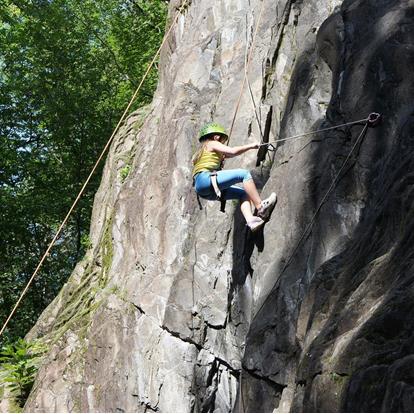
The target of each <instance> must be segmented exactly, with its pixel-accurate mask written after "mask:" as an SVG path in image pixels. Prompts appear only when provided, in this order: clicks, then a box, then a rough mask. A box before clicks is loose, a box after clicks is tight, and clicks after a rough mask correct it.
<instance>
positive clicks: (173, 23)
mask: <svg viewBox="0 0 414 414" xmlns="http://www.w3.org/2000/svg"><path fill="white" fill-rule="evenodd" d="M187 6H188V0H184V2H183V3H182V5H181V6H180V8H179V9H178V11H177V13H176V15H175V17H174V19H173V21H172V23H171V25H170V28H169V29H168V31H167V33H166V34H165V35H164V38H163V40H162V42H161V45H160V47H159V48H158V50H157V52H156V53H155V55H154V57H153V59H152V60H151V62H150V64H149V65H148V67H147V70H146V72H145V74H144V76H143V78H142V80H141V82H140V83H139V85H138V87H137V89H136V91H135V93H134V94H133V96H132V98H131V100H130V101H129V103H128V105H127V107H126V109H125V111H124V113H123V114H122V116H121V119H120V120H119V122H118V124H117V125H116V127H115V129H114V131H113V133H112V135H111V136H110V138H109V140H108V142H107V143H106V145H105V147H104V149H103V150H102V153H101V155H100V156H99V158H98V160H97V161H96V163H95V165H94V167H93V168H92V171H91V173H90V174H89V176H88V178H87V179H86V181H85V184H84V185H83V186H82V188H81V190H80V191H79V194H78V196H77V197H76V199H75V201H74V202H73V204H72V207H71V208H70V209H69V212H68V213H67V215H66V217H65V218H64V220H63V222H62V224H61V225H60V227H59V229H58V230H57V232H56V234H55V236H54V238H53V240H52V241H51V242H50V244H49V247H48V248H47V250H46V252H45V254H44V255H43V257H42V259H41V260H40V262H39V264H38V265H37V267H36V269H35V271H34V272H33V274H32V276H31V278H30V279H29V282H28V283H27V285H26V287H25V288H24V290H23V292H22V293H21V295H20V297H19V299H18V301H17V302H16V305H15V306H14V308H13V310H12V311H11V313H10V315H9V317H8V318H7V320H6V322H5V323H4V325H3V327H2V328H1V330H0V337H1V335H2V334H3V332H4V330H5V329H6V327H7V325H8V323H9V322H10V319H11V318H12V317H13V315H14V313H15V312H16V309H17V308H18V306H19V305H20V303H21V301H22V299H23V297H24V296H25V294H26V292H27V291H28V289H29V287H30V285H31V284H32V282H33V280H34V278H35V277H36V275H37V273H38V272H39V270H40V268H41V266H42V264H43V262H44V261H45V259H46V258H47V256H48V255H49V252H50V250H51V249H52V247H53V246H54V244H55V243H56V241H57V239H58V237H59V236H60V233H61V232H62V229H63V227H64V226H65V225H66V223H67V221H68V219H69V217H70V215H71V214H72V211H73V210H74V208H75V207H76V205H77V203H78V201H79V199H80V198H81V196H82V194H83V192H84V191H85V188H86V186H87V185H88V184H89V181H90V179H91V178H92V176H93V174H94V173H95V171H96V169H97V167H98V165H99V163H100V162H101V160H102V158H103V156H104V155H105V153H106V151H107V150H108V148H109V146H110V145H111V143H112V141H113V138H114V137H115V134H116V133H117V132H118V130H119V127H120V126H121V124H122V122H123V121H124V120H125V117H126V116H127V114H128V111H129V110H130V108H131V106H132V104H133V103H134V101H135V99H136V97H137V95H138V93H139V91H140V90H141V87H142V85H143V83H144V81H145V79H146V78H147V76H148V74H149V72H150V70H151V69H152V67H153V66H154V63H155V61H156V59H157V58H158V56H159V54H160V52H161V49H162V48H163V46H164V44H165V43H166V41H167V39H168V37H169V35H170V33H171V32H172V29H173V28H174V26H175V24H176V23H177V21H178V18H179V16H180V15H181V13H182V12H183V11H184V10H185V9H186V7H187Z"/></svg>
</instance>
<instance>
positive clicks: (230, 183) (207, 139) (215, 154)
mask: <svg viewBox="0 0 414 414" xmlns="http://www.w3.org/2000/svg"><path fill="white" fill-rule="evenodd" d="M199 141H200V143H201V147H200V149H199V150H198V151H197V152H196V154H195V155H194V157H193V166H194V167H193V179H194V186H195V190H196V192H197V194H198V195H199V196H200V197H202V198H205V199H207V200H217V199H218V197H220V195H221V198H224V199H225V200H234V199H238V200H240V201H241V205H240V209H241V212H242V214H243V216H244V218H245V220H246V223H247V226H248V227H249V228H250V229H251V230H252V231H257V230H258V229H260V228H261V227H262V226H263V225H264V223H265V220H264V219H265V218H266V217H267V216H268V215H269V213H270V212H271V210H272V208H273V206H274V205H275V203H276V194H275V193H272V194H271V195H270V196H269V197H268V198H266V199H265V200H262V199H261V198H260V195H259V193H258V191H257V188H256V185H255V183H254V181H253V178H252V176H251V174H250V172H249V171H247V170H244V169H235V170H222V169H221V168H222V163H223V161H224V159H225V158H233V157H236V156H237V155H240V154H243V153H244V152H246V151H249V150H252V149H257V148H259V146H260V144H259V143H253V144H247V145H240V146H237V147H230V146H228V145H226V143H227V141H228V135H227V133H226V130H225V129H224V127H223V126H221V125H220V124H217V123H214V122H212V123H208V124H206V125H205V126H204V127H203V128H202V129H201V131H200V135H199ZM214 181H216V183H214ZM237 183H243V188H241V187H239V186H236V185H235V184H237ZM217 187H218V188H217ZM220 193H221V194H220ZM251 203H252V204H253V206H254V207H255V209H256V215H255V214H253V211H252V205H251Z"/></svg>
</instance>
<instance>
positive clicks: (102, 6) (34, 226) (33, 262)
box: [0, 0, 166, 340]
mask: <svg viewBox="0 0 414 414" xmlns="http://www.w3.org/2000/svg"><path fill="white" fill-rule="evenodd" d="M165 19H166V4H165V2H164V1H161V0H99V1H98V0H47V1H45V0H18V1H17V0H13V1H11V0H2V1H1V2H0V203H1V206H2V208H1V211H0V240H1V241H2V242H1V243H0V321H4V320H5V319H6V317H7V316H8V314H9V313H10V310H11V309H12V307H13V305H14V303H15V302H16V300H17V298H18V296H19V295H20V293H21V291H22V290H23V288H24V286H25V285H26V283H27V280H28V279H29V278H30V276H31V274H32V273H33V271H34V269H35V268H36V266H37V263H38V261H39V260H40V257H41V256H42V255H43V253H44V252H45V250H46V248H47V246H48V244H49V242H50V240H51V239H52V238H53V236H54V234H55V232H56V230H57V228H58V226H59V224H60V222H61V221H62V220H63V218H64V217H65V215H66V213H67V211H68V210H69V207H70V206H71V204H72V202H73V200H74V198H75V196H76V194H77V193H78V192H79V190H80V188H81V187H82V185H83V183H84V182H85V180H86V177H87V176H88V175H89V172H90V171H91V169H92V166H93V164H94V163H95V161H96V159H97V158H98V155H99V154H100V152H101V151H102V148H103V147H104V145H105V143H106V141H107V139H108V138H109V136H110V135H111V133H112V131H113V128H114V127H115V125H116V123H117V121H118V120H119V117H120V115H121V113H122V112H123V110H124V108H125V107H126V104H127V102H128V101H129V99H130V97H131V96H132V93H133V91H134V90H135V87H136V85H137V84H138V83H139V81H140V79H141V78H142V76H143V74H144V72H145V71H146V69H147V65H148V63H149V62H150V60H151V59H152V57H153V55H154V54H155V51H156V50H157V48H158V46H159V44H160V42H161V39H162V36H163V32H164V26H165ZM156 82H157V72H156V71H155V70H154V71H152V72H151V73H150V76H149V78H148V79H147V81H146V82H145V83H144V85H143V89H142V93H140V95H139V96H138V99H137V101H136V103H135V106H134V109H135V108H137V107H140V106H142V105H144V104H147V103H148V102H150V101H151V99H152V95H153V92H154V90H155V86H156ZM99 181H100V171H98V172H97V173H96V174H95V175H94V177H93V178H92V181H91V182H90V184H89V186H88V187H87V188H86V191H85V193H84V195H83V197H82V198H81V200H80V201H79V204H78V206H77V208H76V210H75V211H74V214H73V215H72V217H71V218H70V220H69V222H68V224H67V226H66V228H65V231H64V234H63V235H62V236H61V237H60V238H59V240H58V242H57V245H56V246H55V247H54V249H53V250H52V252H51V254H50V255H49V257H48V259H47V261H46V262H45V263H44V265H43V267H42V270H41V272H40V273H39V275H38V277H37V278H36V279H35V282H34V284H33V285H32V287H31V289H30V290H29V293H28V296H27V297H26V299H25V301H24V302H23V304H22V307H21V308H19V311H18V313H17V314H16V315H15V317H14V318H13V319H12V321H11V324H10V325H9V328H8V330H6V336H7V337H8V339H9V340H13V339H15V338H17V337H23V336H24V334H25V333H26V332H27V331H28V329H30V327H31V326H32V325H33V323H34V321H35V320H36V319H37V317H38V315H39V314H40V312H41V311H42V310H43V309H44V308H45V306H47V305H48V304H49V303H50V301H51V300H52V299H53V298H54V297H55V296H56V294H57V292H58V291H59V290H60V287H61V286H62V284H63V283H64V282H65V281H66V279H67V277H68V275H69V274H70V272H71V271H72V269H73V267H74V266H75V264H76V262H77V261H78V260H79V259H80V258H81V257H82V256H83V255H84V253H85V250H86V249H87V248H88V246H89V243H87V236H86V235H87V234H88V232H89V226H90V216H91V208H92V202H93V196H94V194H95V192H96V189H97V187H98V185H99Z"/></svg>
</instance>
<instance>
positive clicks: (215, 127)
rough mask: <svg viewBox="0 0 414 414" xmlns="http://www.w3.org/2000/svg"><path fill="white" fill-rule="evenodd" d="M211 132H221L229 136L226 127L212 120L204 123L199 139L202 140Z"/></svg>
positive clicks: (220, 133)
mask: <svg viewBox="0 0 414 414" xmlns="http://www.w3.org/2000/svg"><path fill="white" fill-rule="evenodd" d="M210 134H219V135H224V136H225V137H228V135H227V132H226V130H225V128H224V127H223V126H222V125H220V124H217V123H216V122H210V123H208V124H206V125H204V126H203V128H201V130H200V138H199V140H200V141H201V140H202V139H203V138H204V137H205V136H207V135H210Z"/></svg>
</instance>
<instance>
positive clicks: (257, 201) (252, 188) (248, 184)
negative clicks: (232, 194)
mask: <svg viewBox="0 0 414 414" xmlns="http://www.w3.org/2000/svg"><path fill="white" fill-rule="evenodd" d="M243 186H244V189H245V191H246V193H247V195H248V196H249V199H250V201H251V202H252V203H253V204H254V206H255V207H256V208H257V209H259V208H260V206H261V203H262V199H261V198H260V196H259V193H258V191H257V188H256V184H255V183H254V181H253V180H247V181H245V182H244V183H243ZM249 208H250V207H249ZM246 210H247V209H246ZM242 211H243V210H242Z"/></svg>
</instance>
